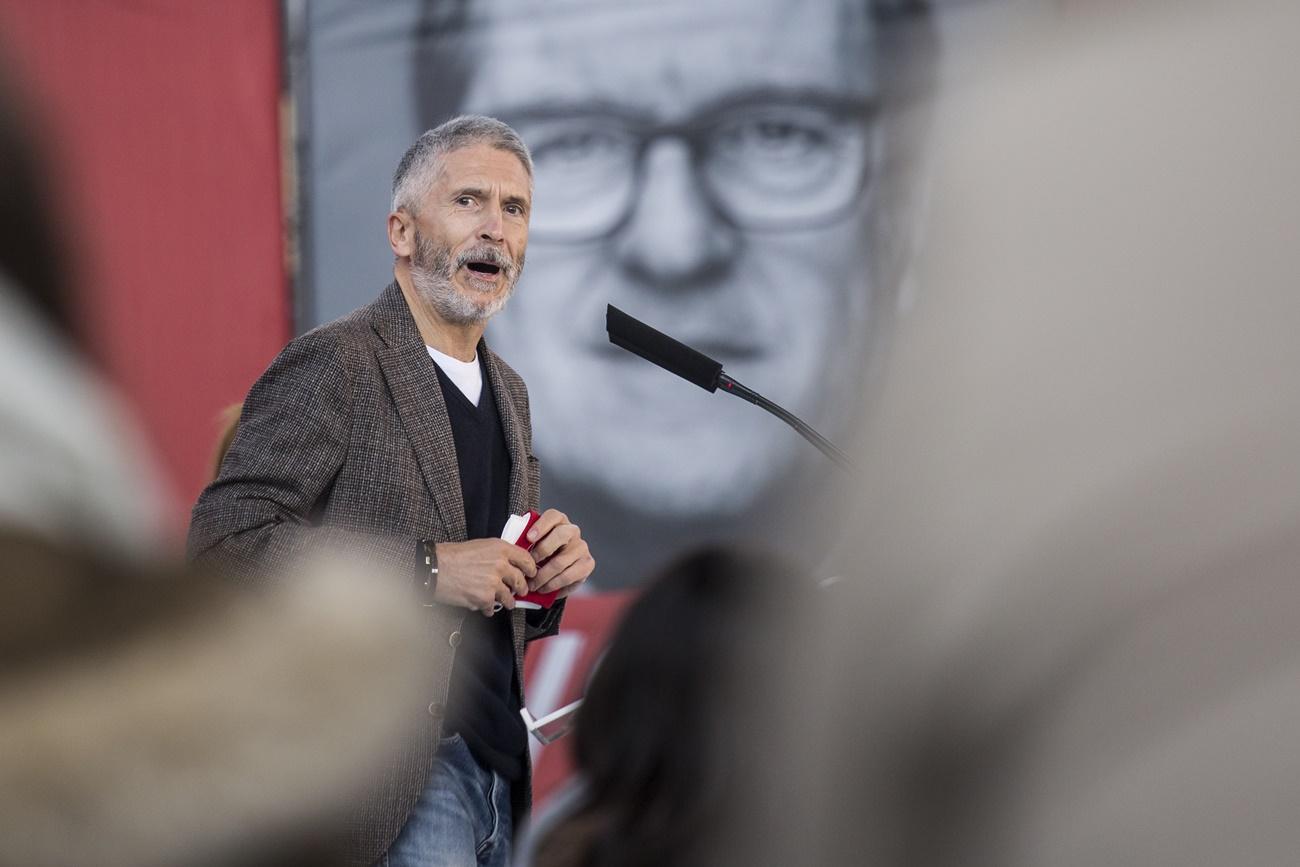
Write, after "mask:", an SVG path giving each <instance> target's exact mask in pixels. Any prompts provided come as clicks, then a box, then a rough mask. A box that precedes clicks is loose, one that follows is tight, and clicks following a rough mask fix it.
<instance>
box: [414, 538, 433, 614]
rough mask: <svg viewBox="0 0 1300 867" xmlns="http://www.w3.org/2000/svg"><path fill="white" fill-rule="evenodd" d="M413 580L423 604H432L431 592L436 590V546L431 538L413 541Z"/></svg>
mask: <svg viewBox="0 0 1300 867" xmlns="http://www.w3.org/2000/svg"><path fill="white" fill-rule="evenodd" d="M415 557H416V567H415V580H416V582H417V584H418V586H419V590H420V595H421V596H423V597H424V604H425V605H433V604H434V603H433V594H434V593H435V592H437V590H438V548H437V545H436V544H435V543H434V541H433V540H432V539H421V540H419V541H418V542H416V543H415Z"/></svg>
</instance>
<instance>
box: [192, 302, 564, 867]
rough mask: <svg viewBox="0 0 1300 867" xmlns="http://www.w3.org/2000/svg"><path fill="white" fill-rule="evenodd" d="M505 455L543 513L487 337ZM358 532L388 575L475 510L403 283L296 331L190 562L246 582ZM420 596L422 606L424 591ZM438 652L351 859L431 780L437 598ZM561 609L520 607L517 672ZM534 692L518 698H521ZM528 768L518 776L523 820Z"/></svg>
mask: <svg viewBox="0 0 1300 867" xmlns="http://www.w3.org/2000/svg"><path fill="white" fill-rule="evenodd" d="M478 351H479V352H480V353H482V354H483V358H484V360H485V367H486V369H487V378H488V381H489V384H490V387H491V388H492V390H493V391H492V393H493V395H494V397H495V398H496V403H497V407H498V412H499V413H500V414H501V426H502V429H503V431H504V433H505V438H506V444H507V447H508V448H509V451H510V458H511V464H512V466H511V474H510V496H509V503H510V509H511V511H512V512H516V513H518V512H523V511H526V510H528V509H530V508H537V506H538V499H539V489H540V467H539V464H538V462H537V459H536V458H534V457H533V455H532V427H531V424H530V421H529V411H528V391H527V389H526V388H525V386H524V382H523V380H522V379H521V378H520V377H519V375H518V374H517V373H515V372H514V371H513V370H511V369H510V367H509V366H507V365H506V364H505V362H503V361H502V360H501V359H500V358H498V357H497V356H496V355H495V354H493V353H492V351H491V350H489V349H488V348H487V345H486V343H484V342H480V343H479V347H478ZM338 537H346V538H347V539H348V540H350V541H352V542H355V541H356V540H357V539H364V541H363V542H361V545H362V547H363V550H364V551H365V552H366V554H367V556H370V557H373V559H374V560H375V562H376V563H379V564H382V565H383V566H385V567H387V568H388V569H389V570H399V571H410V572H412V574H413V573H414V569H415V565H416V554H415V546H416V541H417V540H418V539H421V538H431V539H434V540H435V541H439V542H458V541H464V540H465V507H464V503H463V501H462V499H461V489H460V477H459V472H458V469H457V465H456V447H455V443H454V441H453V439H452V432H451V422H450V420H449V419H448V416H447V407H446V404H445V403H444V402H443V398H442V389H441V387H440V386H439V384H438V377H437V373H436V371H435V369H434V362H433V360H432V359H431V358H430V357H429V354H428V352H427V351H426V350H425V347H424V342H423V340H421V338H420V334H419V331H418V330H417V328H416V325H415V320H414V319H413V318H412V316H411V313H410V310H409V308H408V307H407V305H406V301H405V299H404V298H403V297H402V292H401V289H400V288H399V287H398V285H397V284H396V283H391V284H389V286H388V288H386V289H385V290H384V291H383V292H382V293H381V294H380V296H379V297H378V299H376V300H375V301H374V302H373V303H371V304H369V305H367V306H366V307H362V308H361V309H359V310H356V311H353V312H352V313H350V314H348V315H347V316H344V317H343V318H341V319H338V320H335V321H334V322H331V323H329V324H327V325H323V326H321V327H320V328H317V329H314V330H313V331H310V332H308V333H306V334H304V335H302V336H301V337H299V338H297V339H296V340H294V341H292V342H291V343H290V344H289V345H288V346H286V347H285V348H284V350H283V351H282V352H281V353H280V355H279V356H278V357H277V358H276V359H275V361H273V362H272V363H271V366H270V367H269V368H267V370H266V372H265V373H264V374H262V376H261V378H260V379H258V381H257V382H256V383H255V384H254V385H253V388H252V390H251V391H250V392H249V393H248V398H247V400H246V401H245V402H244V409H243V413H242V415H241V417H240V420H239V428H238V431H237V433H236V435H235V439H234V441H233V443H232V444H231V446H230V451H229V452H228V453H227V455H226V458H225V461H224V462H223V463H222V465H221V472H220V474H219V475H218V477H217V479H216V480H215V481H214V482H213V483H212V484H211V485H209V486H208V487H207V489H205V490H204V491H203V493H202V494H201V495H200V496H199V499H198V502H197V503H195V505H194V511H193V514H192V516H191V521H190V532H189V543H188V547H189V554H190V557H191V558H194V559H201V560H205V561H213V562H215V563H217V564H219V565H220V566H221V567H222V568H224V569H226V570H227V571H229V572H231V573H232V574H234V575H236V576H238V577H240V578H244V579H246V580H258V579H257V576H260V575H265V574H267V573H272V574H273V573H274V572H275V571H276V569H277V568H278V567H283V566H287V565H288V564H289V562H290V561H292V560H293V559H294V558H295V557H297V556H298V555H300V554H302V553H304V552H306V551H307V550H308V549H310V548H312V547H313V546H314V545H317V544H319V543H321V542H323V541H332V540H334V539H336V538H338ZM412 604H420V601H419V600H418V599H416V598H414V597H413V599H412ZM428 611H429V627H430V639H431V641H432V647H433V648H436V649H437V650H439V651H440V652H439V653H438V656H439V657H440V658H441V659H444V660H445V663H444V664H441V665H440V666H439V674H438V676H437V677H436V678H435V682H434V683H431V684H429V687H428V689H429V692H428V695H429V704H428V708H429V712H428V714H427V718H426V719H425V720H424V722H423V724H422V726H421V728H422V735H421V736H420V737H419V738H417V739H415V740H414V741H413V742H412V743H409V744H405V745H401V747H400V749H399V752H400V755H399V756H398V757H397V758H396V760H395V761H394V762H393V763H392V765H391V766H389V767H388V768H386V769H385V770H384V772H383V774H382V779H379V780H377V781H376V785H375V787H374V788H373V790H372V794H371V795H370V796H369V797H367V798H366V803H364V804H363V805H360V809H359V810H358V812H357V814H356V816H355V818H354V820H353V821H351V822H350V823H349V828H348V829H347V831H346V836H347V840H348V843H347V848H348V854H349V860H350V861H351V862H353V863H356V864H371V863H373V862H374V861H375V860H376V859H377V858H378V857H379V856H380V855H381V854H382V853H383V852H384V851H385V850H386V849H387V847H388V846H389V845H390V844H391V843H392V841H393V840H394V839H395V838H396V836H397V833H398V831H399V830H401V827H402V825H403V824H404V823H405V821H406V818H407V816H408V815H409V813H410V810H411V808H412V807H413V806H414V804H415V801H416V799H417V798H418V797H419V794H420V792H421V791H422V790H423V787H424V782H425V780H426V779H427V777H428V774H429V770H430V768H431V767H432V764H433V754H434V749H435V747H436V745H437V741H438V735H439V732H440V729H441V725H442V716H443V713H442V711H443V706H444V705H445V703H446V698H447V690H448V685H449V683H450V679H451V675H452V670H453V663H454V658H455V646H456V644H457V643H458V642H459V638H460V636H459V631H460V626H461V623H462V621H463V620H464V618H465V616H466V615H467V614H468V613H469V612H467V611H466V609H463V608H454V607H450V606H442V605H432V606H429V607H428ZM562 611H563V606H562V605H557V606H556V607H555V608H553V609H551V611H550V612H549V613H548V616H547V617H546V618H545V619H544V621H543V622H541V623H538V624H536V625H529V624H528V623H527V622H526V620H525V616H524V612H523V611H522V610H520V611H516V612H514V615H513V621H512V622H513V626H514V636H515V668H516V672H517V674H518V678H517V679H518V682H519V683H521V684H522V683H523V658H524V642H525V641H526V640H530V639H532V638H538V637H542V636H544V635H550V634H553V633H554V632H555V631H556V630H557V629H558V625H559V617H560V614H561V613H562ZM519 698H520V700H521V701H522V700H523V696H522V695H520V696H519ZM530 782H531V781H530V779H529V778H528V777H525V779H524V780H523V782H522V784H521V785H519V786H516V787H515V788H516V790H517V791H516V797H515V798H514V801H515V813H516V818H517V819H518V818H522V816H523V814H524V813H525V812H526V811H527V809H528V805H529V802H530V800H531V798H530V789H531V786H530Z"/></svg>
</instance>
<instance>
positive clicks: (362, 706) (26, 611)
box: [0, 528, 432, 867]
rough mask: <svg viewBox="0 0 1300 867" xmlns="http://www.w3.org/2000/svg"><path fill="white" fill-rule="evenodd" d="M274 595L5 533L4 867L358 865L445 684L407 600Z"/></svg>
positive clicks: (332, 579)
mask: <svg viewBox="0 0 1300 867" xmlns="http://www.w3.org/2000/svg"><path fill="white" fill-rule="evenodd" d="M360 573H361V570H360V569H359V568H358V566H357V564H355V563H352V564H349V565H340V562H339V561H338V560H335V561H333V562H332V563H330V564H328V565H326V564H325V563H324V562H323V561H322V562H321V563H315V564H312V565H310V566H304V568H303V569H302V570H301V572H300V573H298V574H294V575H281V576H279V580H278V581H277V582H276V583H274V584H273V585H272V586H270V587H268V588H267V589H266V590H265V591H264V592H261V593H252V592H248V591H247V590H246V588H244V587H243V586H238V585H235V584H234V583H233V582H231V581H229V580H227V579H224V578H221V577H220V576H216V575H203V574H199V573H196V572H194V571H192V570H190V569H189V568H188V567H172V568H167V567H163V568H154V567H148V568H146V567H141V566H139V565H131V566H128V567H121V566H117V565H114V564H113V563H111V562H106V561H105V560H104V559H103V558H102V557H101V556H98V555H97V553H96V552H91V551H85V550H80V549H76V548H73V547H69V546H65V545H55V544H52V543H50V542H47V541H44V540H41V539H38V538H36V537H34V536H32V535H30V534H27V533H23V532H17V531H13V530H8V529H4V528H0V602H2V603H3V604H0V743H2V744H4V748H3V750H0V864H3V865H11V864H12V865H26V867H35V865H47V867H60V865H69V864H97V865H103V867H114V865H117V867H148V865H154V867H170V865H176V864H187V865H196V867H272V865H274V867H288V865H304V867H305V865H313V867H321V865H330V864H335V863H342V862H341V860H340V859H339V857H338V853H339V852H340V849H339V848H338V846H337V838H338V837H339V836H340V835H341V833H342V831H341V829H342V828H343V827H345V823H346V822H347V821H348V817H349V815H350V811H351V809H352V807H353V805H354V804H356V803H359V802H361V801H362V800H363V799H364V797H365V796H366V794H367V792H368V791H369V790H370V786H371V785H372V783H375V782H376V781H377V778H378V777H379V770H378V769H379V768H380V767H381V766H382V765H383V764H384V763H385V762H386V761H388V759H389V757H390V756H391V755H392V754H394V753H395V752H396V751H397V749H398V748H399V746H400V745H401V744H402V742H403V739H404V738H407V737H410V736H413V735H414V734H415V732H414V731H412V724H413V723H418V721H419V720H420V719H421V717H422V714H423V710H424V708H423V703H422V701H421V699H420V696H421V695H422V684H423V683H426V682H427V681H428V678H429V677H432V669H431V667H430V663H429V655H428V654H427V653H416V652H412V648H413V647H419V646H420V636H421V626H420V619H419V617H418V614H417V613H416V612H418V611H419V610H420V609H418V607H416V606H413V605H412V604H411V603H410V601H409V600H407V599H406V598H405V595H404V594H403V593H402V592H401V590H400V589H399V588H398V586H395V585H392V584H388V583H386V582H385V581H383V580H381V579H380V578H379V577H377V576H375V575H374V574H373V569H369V570H366V574H365V577H364V580H362V577H361V574H360Z"/></svg>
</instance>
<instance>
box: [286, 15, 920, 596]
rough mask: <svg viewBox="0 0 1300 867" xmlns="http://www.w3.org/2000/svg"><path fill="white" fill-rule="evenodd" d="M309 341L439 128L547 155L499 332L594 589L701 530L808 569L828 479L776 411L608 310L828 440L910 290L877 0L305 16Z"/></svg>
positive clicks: (375, 284)
mask: <svg viewBox="0 0 1300 867" xmlns="http://www.w3.org/2000/svg"><path fill="white" fill-rule="evenodd" d="M304 5H305V9H304V10H303V11H302V19H301V22H300V24H301V32H300V34H299V35H300V41H299V44H298V46H297V48H298V51H299V59H300V61H301V63H300V69H301V72H302V74H301V75H300V76H299V80H298V84H297V90H296V103H297V106H298V111H299V123H300V127H301V130H302V136H303V138H302V143H301V148H300V152H299V161H300V162H299V170H300V172H301V175H302V177H301V184H300V189H301V191H302V196H303V199H302V221H303V225H302V255H303V262H302V274H301V280H300V287H301V290H300V296H301V297H300V299H299V302H300V308H299V309H300V311H301V314H302V315H301V321H300V323H299V325H300V327H301V328H304V329H305V328H306V327H310V326H313V325H316V324H319V323H321V322H324V321H328V320H330V319H333V318H335V317H336V316H339V315H342V314H343V313H346V312H347V311H349V310H351V309H353V308H355V307H357V306H360V305H362V304H364V303H366V302H368V301H369V300H370V299H371V298H373V297H374V295H375V294H376V293H377V292H378V291H379V290H380V289H381V288H382V287H383V286H384V285H385V284H386V283H387V282H388V281H389V280H391V279H392V271H391V267H392V256H391V252H390V251H389V249H388V246H387V242H386V239H385V234H384V222H385V218H386V215H387V213H388V207H389V196H390V184H391V176H392V172H393V170H394V168H395V167H396V165H397V162H398V160H399V159H400V158H401V155H402V153H403V152H404V151H405V149H406V148H407V147H408V146H409V145H410V144H411V142H413V141H414V140H415V138H416V137H417V136H418V135H419V134H420V132H422V131H423V130H425V129H428V128H431V127H433V126H436V125H437V124H439V123H441V122H442V121H444V120H447V119H448V118H450V117H452V116H454V115H456V114H460V113H479V114H488V115H492V116H495V117H499V118H501V119H502V120H504V121H506V122H507V123H510V124H511V125H512V126H514V127H515V128H516V129H517V130H518V132H519V133H520V134H521V136H522V138H523V139H524V141H525V142H526V143H527V144H528V146H529V147H530V149H531V151H532V154H533V160H534V164H535V167H534V196H533V210H532V217H531V224H530V235H529V242H528V250H527V266H526V268H525V269H524V272H523V276H522V278H521V280H520V283H519V285H518V288H517V290H516V293H515V296H514V297H513V298H512V300H511V301H510V303H509V305H508V306H507V308H506V310H505V311H504V312H503V313H502V314H501V315H499V316H498V317H497V318H496V319H494V320H493V322H492V323H491V325H490V327H489V329H488V334H487V336H488V341H489V343H490V344H491V345H492V346H493V348H494V349H495V350H496V351H497V352H498V353H499V354H500V355H501V356H502V357H503V358H505V359H506V361H507V362H508V363H510V364H511V365H512V366H513V367H514V368H515V369H516V370H518V371H519V373H520V374H521V375H522V376H523V377H524V379H525V381H526V382H527V383H528V387H529V393H530V399H531V406H532V416H533V429H534V437H535V440H534V450H535V452H536V454H537V456H538V457H539V458H540V460H541V463H542V467H543V488H542V496H543V505H544V506H547V507H555V508H559V509H561V510H563V511H565V512H566V513H568V514H569V515H570V517H571V518H572V519H573V520H575V521H576V522H577V523H579V524H580V525H581V526H582V527H583V531H584V536H585V537H586V538H587V539H588V541H589V542H590V545H591V549H592V552H593V554H594V556H595V557H596V560H597V563H598V566H597V571H596V573H595V574H594V575H593V576H592V579H591V582H590V583H591V585H592V586H593V588H594V589H596V590H602V589H603V590H613V589H623V588H628V587H635V586H637V585H638V584H639V583H641V582H643V581H644V580H645V579H646V578H647V577H648V576H649V575H652V574H653V573H654V572H655V571H656V570H658V569H661V568H662V567H663V566H664V565H665V564H666V563H667V562H669V561H670V560H671V559H672V558H673V557H675V556H676V555H678V554H680V553H681V552H682V551H684V550H685V549H687V548H689V547H691V546H694V545H697V544H700V543H704V542H713V541H724V542H726V541H734V542H739V543H741V544H746V545H756V544H757V545H762V546H764V547H766V548H769V549H772V550H773V551H774V552H776V553H778V554H784V555H786V556H788V557H790V558H792V559H793V560H794V561H795V562H801V563H804V564H805V565H808V566H810V567H811V566H812V564H815V563H816V562H817V551H818V548H819V546H820V545H821V544H822V542H823V536H824V534H823V533H822V532H821V528H823V527H824V526H825V525H826V524H827V522H828V518H827V515H826V512H827V511H828V510H831V509H833V505H832V503H833V498H831V497H827V496H825V493H826V492H827V491H828V490H829V489H830V488H831V487H832V486H833V485H834V484H835V482H836V471H835V469H834V467H833V466H832V465H831V464H830V463H829V462H828V461H827V460H826V459H825V458H824V457H823V456H822V455H820V454H819V453H817V452H816V451H815V450H814V449H813V448H812V447H811V446H810V445H808V444H807V443H806V442H804V441H803V440H802V439H800V438H799V437H798V435H796V434H795V433H794V432H793V431H791V430H790V429H789V428H787V427H786V426H785V425H784V424H782V423H781V422H780V421H778V420H777V419H775V418H773V417H771V416H769V415H766V414H764V413H763V412H762V411H761V410H759V409H758V408H756V407H754V406H752V405H750V404H747V403H744V402H742V401H740V400H736V399H735V398H733V397H729V396H726V395H723V394H720V393H718V394H710V393H708V392H706V391H704V390H702V389H699V388H697V387H696V386H694V385H692V384H690V383H688V382H686V381H684V380H681V379H677V378H675V377H673V376H672V375H671V374H669V373H666V372H665V371H663V370H661V369H658V368H656V367H653V366H652V365H650V364H648V363H647V362H645V361H643V360H642V359H640V358H638V357H635V356H633V355H631V354H629V353H627V352H625V351H623V350H621V349H618V348H616V347H614V346H612V345H611V344H610V343H609V341H608V339H607V336H606V333H605V325H604V321H605V310H606V305H607V304H613V305H615V306H617V307H619V308H621V309H623V310H625V311H627V312H628V313H630V314H632V315H633V316H636V317H637V318H639V319H641V320H643V321H645V322H647V323H649V324H651V325H652V326H654V327H656V328H658V329H660V330H661V331H664V332H666V333H668V334H670V335H672V336H674V337H676V338H677V339H679V340H681V341H683V342H685V343H687V344H689V345H691V346H693V347H695V348H696V349H698V350H700V351H702V352H704V353H706V354H708V355H710V356H712V357H713V358H715V359H717V360H718V361H720V362H722V363H723V365H724V367H725V370H726V372H727V373H728V374H729V375H731V376H733V377H734V378H735V379H736V380H738V381H740V382H742V383H744V384H745V385H746V386H748V387H749V388H751V389H754V390H755V391H758V392H760V393H761V394H763V395H764V396H766V397H768V398H769V399H771V400H773V401H775V402H776V403H778V404H781V405H782V406H784V407H786V408H787V409H789V410H790V411H792V412H793V413H795V414H796V415H797V416H799V417H801V418H803V419H804V420H805V421H807V422H808V423H810V424H811V425H813V427H815V428H817V429H818V430H820V431H821V432H822V433H824V434H826V435H827V436H829V437H830V438H831V439H832V440H835V439H838V438H842V437H844V436H845V435H846V434H847V426H848V424H849V423H850V422H851V421H853V420H854V419H856V418H857V417H858V415H859V411H860V410H861V405H862V401H863V398H864V395H865V394H866V393H867V391H868V389H867V387H866V383H867V382H868V380H869V379H870V378H871V376H872V372H873V371H874V370H875V369H876V368H877V367H878V366H879V360H880V356H881V355H882V350H883V347H884V344H885V342H886V338H887V335H888V331H889V326H890V324H891V323H892V320H893V312H894V309H895V307H896V306H897V301H898V283H899V280H898V278H897V273H896V269H894V268H892V267H886V265H887V263H890V262H893V261H895V260H896V259H897V258H898V256H897V251H896V250H894V249H891V248H890V244H894V245H897V243H898V233H897V232H892V233H891V230H890V227H891V226H893V225H896V222H897V221H893V222H891V220H890V218H889V213H888V211H889V209H888V207H887V205H888V203H889V202H890V201H891V200H892V196H891V195H890V193H889V190H888V183H887V181H886V180H884V178H886V175H885V173H883V172H882V167H884V166H885V165H887V164H888V161H889V159H890V145H889V141H890V136H889V131H888V123H887V121H886V120H885V116H886V113H885V112H884V111H883V109H882V105H883V102H884V98H883V97H884V95H883V90H884V84H883V82H884V76H883V75H882V72H881V69H882V64H881V62H880V61H881V50H880V44H881V41H880V35H881V34H880V32H879V30H880V27H881V25H879V24H878V23H877V20H876V18H875V17H874V16H873V15H872V13H871V8H870V7H871V4H870V3H869V2H867V0H844V2H831V0H825V2H816V3H809V2H805V0H462V2H449V0H441V2H440V0H427V2H414V0H406V2H403V0H389V2H385V3H382V4H361V3H354V2H345V0H323V2H312V3H309V4H304Z"/></svg>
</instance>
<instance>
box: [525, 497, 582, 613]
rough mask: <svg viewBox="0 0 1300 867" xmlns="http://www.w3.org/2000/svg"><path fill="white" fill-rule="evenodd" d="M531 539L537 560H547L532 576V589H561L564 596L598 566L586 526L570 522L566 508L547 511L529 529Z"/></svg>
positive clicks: (530, 581)
mask: <svg viewBox="0 0 1300 867" xmlns="http://www.w3.org/2000/svg"><path fill="white" fill-rule="evenodd" d="M528 541H530V542H532V543H533V547H532V550H530V551H529V552H528V553H529V555H531V559H532V560H533V562H534V563H542V562H543V561H545V565H544V566H542V567H541V568H540V569H538V570H537V572H536V574H534V575H529V576H528V587H529V589H530V590H538V591H540V592H542V593H550V592H552V591H555V590H558V591H560V598H561V599H563V598H564V597H565V596H568V595H569V594H570V593H572V592H573V591H574V590H577V589H578V587H579V586H580V585H581V584H582V582H583V581H586V580H587V576H589V575H590V574H591V573H592V570H594V569H595V568H596V561H595V559H594V558H592V556H591V551H590V550H588V548H587V542H586V540H584V539H583V538H582V530H580V529H579V528H578V525H577V524H573V523H570V522H569V516H568V515H566V514H564V513H563V512H558V511H556V510H555V509H547V510H546V511H545V512H543V513H542V516H541V517H540V518H538V519H537V522H536V523H534V524H533V526H532V528H531V529H529V531H528ZM521 550H522V549H521ZM548 558H549V559H548Z"/></svg>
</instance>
